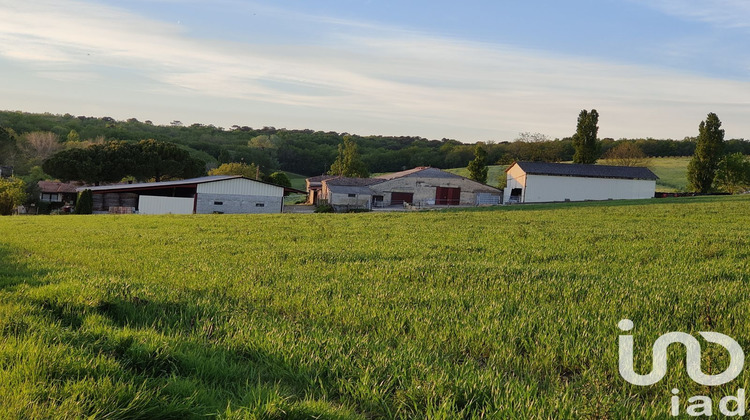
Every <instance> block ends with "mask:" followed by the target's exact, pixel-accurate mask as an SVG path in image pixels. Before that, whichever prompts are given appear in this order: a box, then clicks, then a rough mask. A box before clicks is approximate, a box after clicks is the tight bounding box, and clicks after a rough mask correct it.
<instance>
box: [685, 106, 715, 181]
mask: <svg viewBox="0 0 750 420" xmlns="http://www.w3.org/2000/svg"><path fill="white" fill-rule="evenodd" d="M723 153H724V130H722V129H721V121H720V120H719V117H718V116H717V115H716V114H714V113H713V112H711V113H709V114H708V116H707V117H706V120H705V121H701V123H700V125H699V126H698V139H697V140H696V144H695V154H694V155H693V159H692V160H691V161H690V163H689V164H688V174H687V177H688V186H689V187H690V189H691V190H692V191H695V192H700V193H707V192H709V191H711V187H712V185H713V183H714V177H715V176H716V169H717V168H718V167H719V162H720V161H721V157H722V154H723Z"/></svg>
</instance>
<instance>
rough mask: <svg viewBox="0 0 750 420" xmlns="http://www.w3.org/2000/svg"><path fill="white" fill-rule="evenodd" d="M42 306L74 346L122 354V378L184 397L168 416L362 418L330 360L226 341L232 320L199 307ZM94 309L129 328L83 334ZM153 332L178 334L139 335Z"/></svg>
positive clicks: (125, 303) (169, 396) (126, 302)
mask: <svg viewBox="0 0 750 420" xmlns="http://www.w3.org/2000/svg"><path fill="white" fill-rule="evenodd" d="M37 304H39V306H40V307H41V308H43V309H44V314H45V315H46V316H47V317H48V319H50V320H52V321H53V322H57V323H59V325H61V326H62V327H64V328H66V329H67V330H68V334H66V341H67V343H66V344H68V345H70V346H72V347H73V348H76V349H81V350H82V351H84V352H85V353H86V354H88V355H90V356H91V357H92V358H94V357H96V356H101V355H106V356H108V357H110V358H112V359H114V360H116V361H117V364H118V365H119V366H120V367H121V369H122V370H121V371H120V373H119V374H117V376H121V378H118V380H137V381H141V382H143V381H145V382H146V383H149V384H151V386H152V387H153V388H154V389H157V388H158V389H159V391H158V392H159V394H160V398H161V399H166V400H167V401H182V403H180V404H178V405H177V406H171V405H165V406H164V407H163V408H164V411H162V412H161V414H160V417H165V418H166V417H174V418H193V417H195V418H199V417H203V416H211V415H216V414H220V413H222V412H223V411H224V410H227V408H230V409H234V410H240V411H243V410H245V411H248V412H249V413H254V414H251V415H249V416H250V417H252V416H253V415H260V416H261V417H265V418H320V419H345V418H361V416H360V415H358V414H355V413H354V412H352V411H351V410H349V409H343V408H342V404H340V403H338V402H337V401H340V399H341V397H342V395H340V394H339V391H337V389H338V386H337V385H336V384H335V383H334V381H336V378H335V377H334V376H333V375H332V374H331V373H330V371H329V369H326V367H325V366H322V365H319V364H317V365H316V364H310V363H305V364H304V365H303V364H299V363H295V362H294V361H290V360H288V359H287V358H284V357H283V356H282V355H280V354H275V353H274V352H271V351H268V350H266V349H262V348H258V347H257V346H255V347H254V346H252V344H251V343H233V344H230V345H227V344H226V341H225V340H222V339H223V338H224V335H225V334H226V333H225V331H224V330H223V328H222V325H223V322H224V321H225V320H223V319H221V317H220V315H217V314H215V313H211V312H209V311H208V310H206V309H205V308H202V307H200V306H199V305H195V304H191V303H168V302H151V301H146V300H143V299H139V298H136V297H132V296H129V297H125V298H121V297H117V298H110V299H108V300H106V301H101V302H99V303H98V304H97V305H96V306H95V307H93V308H92V307H88V308H81V307H75V306H74V305H72V304H68V303H61V302H55V301H53V300H47V299H45V300H43V301H39V302H37ZM87 312H95V313H96V314H98V315H101V316H104V317H105V318H107V319H108V320H110V321H111V322H112V324H113V325H115V326H116V327H118V329H120V331H122V332H123V333H122V334H119V333H115V334H112V333H97V334H92V333H91V332H86V333H83V332H78V331H79V330H80V328H81V327H82V325H83V324H84V320H85V318H86V316H87ZM126 329H128V330H130V333H128V332H125V330H126ZM135 331H137V332H135ZM149 332H153V333H157V334H161V335H163V336H165V337H173V338H175V339H168V340H167V341H164V342H162V343H159V344H154V342H150V340H143V339H139V336H141V335H140V333H144V334H149ZM141 337H142V336H141ZM135 378H138V379H135ZM263 396H265V397H263ZM263 398H266V399H270V400H269V401H265V402H264V401H262V399H263ZM275 410H280V411H278V412H276V411H275ZM274 413H275V414H274ZM235 415H236V414H235ZM242 417H245V416H242Z"/></svg>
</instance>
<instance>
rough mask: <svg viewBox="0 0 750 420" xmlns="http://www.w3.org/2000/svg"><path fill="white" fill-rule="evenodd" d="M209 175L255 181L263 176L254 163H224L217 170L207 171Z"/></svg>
mask: <svg viewBox="0 0 750 420" xmlns="http://www.w3.org/2000/svg"><path fill="white" fill-rule="evenodd" d="M208 174H209V175H241V176H244V177H245V178H250V179H256V177H262V176H263V174H262V173H260V171H259V170H258V166H257V165H255V164H254V163H251V164H250V165H248V164H246V163H240V162H232V163H224V164H222V165H221V166H219V167H218V168H214V169H211V170H210V171H208Z"/></svg>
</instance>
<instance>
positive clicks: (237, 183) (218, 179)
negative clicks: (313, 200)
mask: <svg viewBox="0 0 750 420" xmlns="http://www.w3.org/2000/svg"><path fill="white" fill-rule="evenodd" d="M83 189H90V190H91V192H92V193H93V199H94V212H95V213H100V212H110V213H120V212H122V213H132V212H138V213H140V214H193V213H196V214H207V213H227V214H240V213H242V214H245V213H281V211H282V209H283V206H284V193H285V192H299V193H302V191H298V190H294V189H292V188H286V187H282V186H278V185H274V184H269V183H266V182H261V181H256V180H254V179H248V178H244V177H242V176H235V175H214V176H205V177H202V178H192V179H182V180H179V181H165V182H148V183H141V184H120V185H107V186H100V187H84V188H79V189H78V190H79V191H81V190H83Z"/></svg>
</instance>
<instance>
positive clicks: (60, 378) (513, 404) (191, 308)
mask: <svg viewBox="0 0 750 420" xmlns="http://www.w3.org/2000/svg"><path fill="white" fill-rule="evenodd" d="M748 210H750V197H699V198H685V199H664V200H649V201H640V202H608V203H604V204H594V203H582V204H574V205H545V206H514V207H510V208H502V209H478V210H475V211H453V212H424V213H391V214H381V213H366V214H316V215H291V214H286V215H247V216H229V215H222V216H217V215H196V216H138V215H134V216H109V215H104V216H49V217H41V216H40V217H6V218H0V261H2V264H1V265H0V411H2V415H1V416H0V417H3V418H71V419H72V418H107V419H125V418H174V419H183V418H196V419H197V418H205V417H209V418H231V419H239V418H321V419H349V418H352V419H371V418H404V419H407V418H431V419H435V418H444V419H453V418H497V419H535V418H536V419H579V418H592V419H593V418H596V419H602V418H618V419H619V418H626V419H642V418H666V417H667V416H668V410H669V398H670V397H671V393H670V390H671V389H672V388H674V387H677V388H679V389H680V391H681V395H682V396H684V397H685V398H684V400H686V399H687V397H688V396H691V395H696V394H701V395H709V396H711V397H714V398H715V401H717V402H716V404H718V400H717V399H718V398H719V397H720V396H723V395H729V394H731V393H735V392H736V389H737V388H738V387H744V388H748V385H750V384H749V383H748V382H749V381H750V375H747V374H745V373H743V374H742V375H741V376H740V377H739V378H738V379H737V380H736V381H734V382H732V383H730V384H727V385H725V386H720V387H714V388H705V387H702V386H699V385H697V384H694V383H693V382H692V381H690V378H688V377H687V375H686V374H685V369H684V367H682V365H683V362H681V361H680V360H684V359H681V358H682V357H684V356H680V354H682V353H680V352H679V351H675V354H674V355H673V356H675V357H673V358H672V359H671V360H670V363H671V365H670V370H669V374H668V375H667V377H666V378H665V379H664V380H663V381H662V382H660V383H659V384H657V385H654V386H651V387H637V386H633V385H629V384H627V383H626V382H625V381H624V380H623V379H622V378H620V377H619V375H618V370H617V360H618V359H617V358H618V347H617V337H618V334H620V331H619V330H618V329H617V323H618V321H619V320H621V319H623V318H630V319H632V320H633V321H634V322H635V325H636V327H635V330H634V331H633V334H634V336H635V342H636V352H635V354H636V361H637V367H638V369H639V371H644V370H647V369H648V368H649V367H650V360H651V354H650V348H651V344H652V343H653V342H654V340H655V339H656V337H658V336H659V335H661V334H664V333H666V332H668V331H683V332H687V333H692V334H696V332H697V331H718V332H722V333H724V334H727V335H729V336H731V337H733V338H735V339H736V340H737V341H739V343H740V344H741V345H742V346H743V348H744V349H745V351H750V323H749V322H748V321H747V320H748V319H749V318H750V297H748V285H749V284H750V211H748ZM677 356H679V357H677ZM726 359H727V357H726V354H725V352H722V350H721V348H714V347H710V346H709V347H708V348H707V350H706V356H705V358H704V369H710V370H712V371H714V372H716V371H718V370H721V369H722V367H723V366H724V365H726V362H727V360H726Z"/></svg>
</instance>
